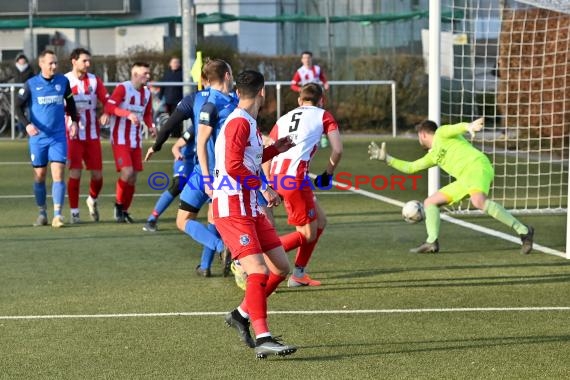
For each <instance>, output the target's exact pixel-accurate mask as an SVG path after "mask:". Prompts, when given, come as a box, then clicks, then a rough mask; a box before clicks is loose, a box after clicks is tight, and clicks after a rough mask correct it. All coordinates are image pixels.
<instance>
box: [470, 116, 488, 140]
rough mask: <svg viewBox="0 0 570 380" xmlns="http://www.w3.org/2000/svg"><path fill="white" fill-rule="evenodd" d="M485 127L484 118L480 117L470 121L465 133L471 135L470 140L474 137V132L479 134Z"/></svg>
mask: <svg viewBox="0 0 570 380" xmlns="http://www.w3.org/2000/svg"><path fill="white" fill-rule="evenodd" d="M484 126H485V118H484V117H481V118H479V119H477V120H474V121H472V122H471V123H469V125H468V126H467V132H469V134H470V135H471V139H473V138H474V137H475V132H479V131H480V130H482V129H483V127H484Z"/></svg>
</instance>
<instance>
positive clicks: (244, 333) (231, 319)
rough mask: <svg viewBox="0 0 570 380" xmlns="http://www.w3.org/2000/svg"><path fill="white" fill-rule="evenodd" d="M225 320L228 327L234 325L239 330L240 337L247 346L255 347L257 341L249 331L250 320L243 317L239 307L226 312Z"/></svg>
mask: <svg viewBox="0 0 570 380" xmlns="http://www.w3.org/2000/svg"><path fill="white" fill-rule="evenodd" d="M225 320H226V325H227V326H228V327H233V328H235V329H236V330H237V332H238V335H239V338H240V339H241V341H242V342H244V343H245V345H246V346H248V347H249V348H254V347H255V342H254V341H253V338H252V337H251V333H250V332H249V320H248V319H246V318H244V317H242V315H241V314H240V313H239V311H237V309H234V310H233V311H231V312H229V313H228V314H226V317H225Z"/></svg>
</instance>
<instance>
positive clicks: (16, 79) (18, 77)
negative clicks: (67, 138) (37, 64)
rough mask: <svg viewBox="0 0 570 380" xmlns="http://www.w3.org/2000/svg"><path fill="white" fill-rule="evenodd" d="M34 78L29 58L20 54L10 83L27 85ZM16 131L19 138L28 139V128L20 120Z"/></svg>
mask: <svg viewBox="0 0 570 380" xmlns="http://www.w3.org/2000/svg"><path fill="white" fill-rule="evenodd" d="M33 76H34V70H33V69H32V66H30V62H29V61H28V57H26V55H25V54H23V53H20V54H18V55H17V56H16V61H15V62H14V66H13V68H12V74H11V76H10V79H9V80H8V82H11V83H26V81H27V80H28V79H30V78H31V77H33ZM16 130H17V131H18V138H19V139H23V138H24V137H26V127H25V126H24V123H22V122H21V121H20V120H18V122H17V123H16Z"/></svg>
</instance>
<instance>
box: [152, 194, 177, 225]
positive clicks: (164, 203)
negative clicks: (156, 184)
mask: <svg viewBox="0 0 570 380" xmlns="http://www.w3.org/2000/svg"><path fill="white" fill-rule="evenodd" d="M173 200H174V197H173V196H172V194H170V191H168V190H166V191H165V192H164V193H162V194H161V195H160V198H158V200H157V201H156V204H155V205H154V211H156V214H157V215H156V216H155V220H156V219H158V217H159V216H160V215H162V213H163V212H164V210H166V209H167V208H168V206H170V204H171V203H172V201H173ZM152 214H153V216H154V215H155V213H154V212H153V213H152Z"/></svg>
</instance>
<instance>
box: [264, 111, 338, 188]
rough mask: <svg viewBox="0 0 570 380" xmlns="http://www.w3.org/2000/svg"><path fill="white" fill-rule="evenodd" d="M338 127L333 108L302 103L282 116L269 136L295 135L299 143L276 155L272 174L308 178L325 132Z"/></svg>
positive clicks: (274, 139) (292, 137) (273, 137)
mask: <svg viewBox="0 0 570 380" xmlns="http://www.w3.org/2000/svg"><path fill="white" fill-rule="evenodd" d="M335 129H338V125H337V123H336V121H335V119H334V117H333V116H332V115H331V114H330V112H328V111H325V110H324V109H322V108H319V107H315V106H301V107H298V108H295V109H294V110H292V111H290V112H289V113H287V114H286V115H283V116H281V118H279V120H277V123H276V124H275V126H273V129H272V130H271V133H270V134H269V136H270V137H271V138H272V139H273V141H277V140H278V139H280V138H282V137H285V136H291V139H292V140H293V142H294V143H295V146H294V147H293V148H291V149H289V150H288V151H286V152H284V153H281V154H279V155H277V156H276V157H274V158H273V162H272V164H271V172H270V174H271V175H272V176H274V175H288V176H293V177H296V178H297V179H304V178H305V176H306V175H307V174H308V173H309V164H310V162H311V158H312V157H313V156H314V154H315V152H316V151H317V147H318V146H319V141H320V139H321V136H322V134H323V133H325V134H326V133H329V132H330V131H333V130H335Z"/></svg>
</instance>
